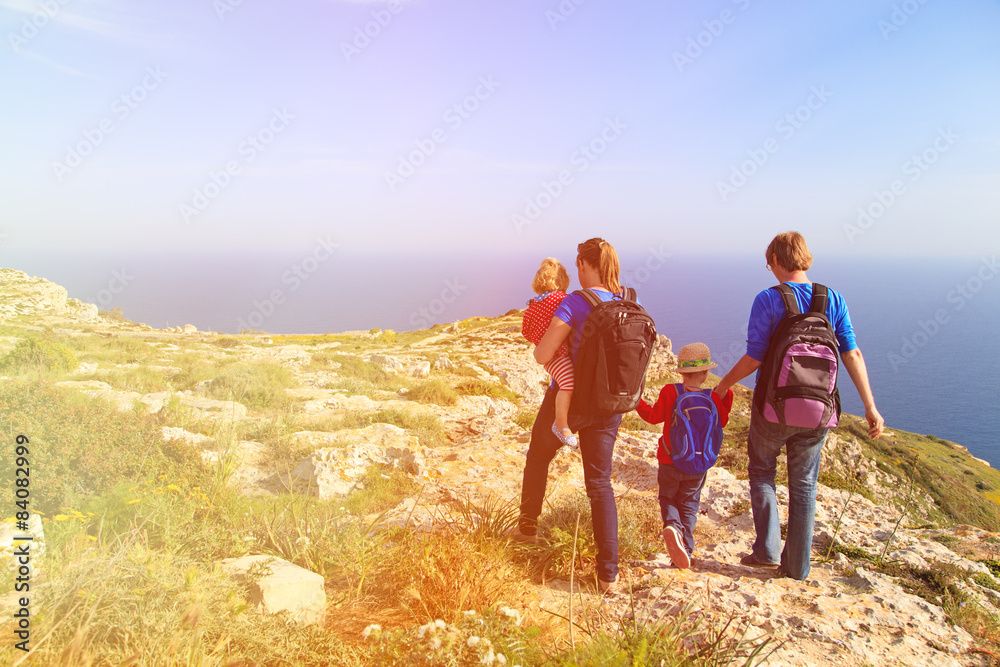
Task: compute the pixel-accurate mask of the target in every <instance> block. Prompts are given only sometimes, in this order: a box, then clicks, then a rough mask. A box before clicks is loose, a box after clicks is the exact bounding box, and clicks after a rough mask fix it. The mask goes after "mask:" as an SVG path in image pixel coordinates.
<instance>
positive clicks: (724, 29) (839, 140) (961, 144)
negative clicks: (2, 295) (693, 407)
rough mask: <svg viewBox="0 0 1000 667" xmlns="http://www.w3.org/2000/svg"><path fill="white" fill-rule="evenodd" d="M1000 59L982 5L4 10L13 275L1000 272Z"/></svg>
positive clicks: (4, 124) (594, 3) (201, 2)
mask: <svg viewBox="0 0 1000 667" xmlns="http://www.w3.org/2000/svg"><path fill="white" fill-rule="evenodd" d="M577 3H579V4H577ZM366 30H367V34H366ZM998 33H1000V5H998V3H996V2H986V1H981V0H957V1H955V2H949V3H944V2H940V1H934V0H925V1H923V2H921V1H920V0H906V1H905V2H900V1H898V0H893V1H888V0H874V1H873V0H848V1H845V2H837V3H832V2H823V3H797V2H790V1H787V0H784V1H781V2H769V3H765V2H758V1H757V0H736V1H733V0H714V1H713V2H704V3H697V4H695V3H680V2H638V1H635V0H620V1H616V2H611V1H610V0H582V1H581V0H563V1H562V2H561V3H560V2H558V1H557V0H539V1H533V2H525V1H520V0H514V1H510V2H492V3H485V2H477V3H473V2H459V1H457V0H413V1H405V2H403V1H400V2H363V1H347V0H297V1H295V2H288V3H280V4H279V3H272V2H264V1H263V0H242V1H240V0H175V1H174V2H170V3H166V2H138V1H131V0H90V1H87V0H0V36H2V39H3V44H2V45H0V51H2V55H0V80H2V82H3V85H2V87H0V96H2V98H0V99H2V103H0V144H2V145H3V147H4V149H3V151H2V152H0V235H2V236H0V257H2V255H3V254H4V251H5V250H8V251H10V252H14V251H28V250H62V251H72V252H74V253H81V254H83V255H86V254H87V253H96V252H103V251H107V250H109V249H110V250H115V251H120V252H132V251H140V250H151V249H156V250H187V249H198V250H205V251H213V250H222V249H229V248H237V249H260V250H270V249H294V248H301V247H304V246H308V245H310V244H312V243H313V239H315V238H316V237H317V236H320V235H331V236H332V237H333V238H335V239H336V240H337V242H338V243H339V244H340V245H341V246H342V247H343V248H345V249H354V250H356V251H364V252H386V253H397V252H431V251H445V252H462V253H467V252H470V251H474V250H475V251H485V250H489V251H501V252H522V251H523V252H526V253H529V254H531V255H536V256H544V255H545V254H550V253H555V252H558V251H560V250H561V251H562V253H561V254H562V255H563V256H566V255H568V254H570V253H571V249H572V247H574V246H575V244H576V243H577V242H579V241H580V240H583V239H585V238H588V237H590V236H594V235H600V236H604V237H606V238H608V239H609V240H612V242H613V243H614V244H615V245H616V246H617V247H618V248H619V250H622V251H626V250H629V249H632V250H634V251H639V252H641V251H642V250H643V249H644V248H646V247H647V246H649V245H656V246H665V247H667V248H668V249H670V250H671V251H673V252H674V253H685V252H688V251H690V252H696V253H705V252H724V253H751V254H760V253H761V252H762V249H763V247H765V246H766V243H767V242H768V241H769V240H770V238H771V236H773V234H774V233H776V232H779V231H784V230H786V229H798V230H800V231H802V232H803V233H805V234H806V237H807V239H808V240H809V243H810V246H811V247H812V248H813V250H814V252H817V253H820V252H822V253H830V254H844V255H847V254H854V255H885V254H893V255H931V256H938V255H940V256H944V255H981V254H982V253H983V252H989V251H992V252H996V250H997V249H998V247H1000V225H997V224H996V222H997V212H998V211H1000V166H998V160H997V157H998V155H1000V129H998V122H997V109H998V108H1000V39H998ZM863 214H864V215H863ZM2 263H3V262H2V261H0V264H2Z"/></svg>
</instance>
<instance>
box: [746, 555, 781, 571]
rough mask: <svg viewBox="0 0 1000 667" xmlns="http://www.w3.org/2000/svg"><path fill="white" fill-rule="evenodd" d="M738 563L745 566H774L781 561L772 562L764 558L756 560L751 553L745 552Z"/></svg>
mask: <svg viewBox="0 0 1000 667" xmlns="http://www.w3.org/2000/svg"><path fill="white" fill-rule="evenodd" d="M740 565H746V566H747V567H764V568H776V567H778V566H779V565H781V563H772V562H770V561H766V560H757V558H755V557H754V555H753V554H747V555H745V556H743V558H740Z"/></svg>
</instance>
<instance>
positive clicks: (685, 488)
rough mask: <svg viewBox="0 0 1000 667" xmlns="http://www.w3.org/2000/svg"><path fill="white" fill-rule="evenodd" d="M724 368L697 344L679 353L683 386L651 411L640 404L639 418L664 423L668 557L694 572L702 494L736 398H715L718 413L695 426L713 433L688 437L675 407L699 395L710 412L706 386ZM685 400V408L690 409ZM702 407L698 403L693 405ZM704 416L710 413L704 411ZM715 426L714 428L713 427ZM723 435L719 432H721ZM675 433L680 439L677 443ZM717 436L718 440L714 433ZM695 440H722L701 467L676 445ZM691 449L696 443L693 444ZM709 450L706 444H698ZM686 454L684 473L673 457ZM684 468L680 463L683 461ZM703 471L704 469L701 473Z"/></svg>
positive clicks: (664, 394) (667, 390)
mask: <svg viewBox="0 0 1000 667" xmlns="http://www.w3.org/2000/svg"><path fill="white" fill-rule="evenodd" d="M716 366H718V364H716V363H715V362H713V361H712V355H711V352H710V351H709V349H708V346H707V345H705V344H704V343H691V344H690V345H685V346H684V347H682V348H681V349H680V351H679V352H678V353H677V372H678V373H680V374H681V377H682V378H683V382H680V383H678V384H668V385H666V386H664V387H663V389H661V390H660V395H659V397H658V398H657V399H656V403H655V404H654V405H652V406H651V405H649V404H648V403H646V402H645V401H643V400H640V401H639V407H637V408H636V412H638V413H639V416H640V417H642V419H643V420H645V421H646V422H648V423H650V424H659V423H663V435H662V436H661V437H660V443H659V446H658V447H657V449H656V458H657V460H658V461H659V464H660V465H659V471H658V473H657V482H658V485H659V501H660V516H661V518H662V519H663V541H664V542H665V543H666V546H667V553H668V554H670V559H671V560H672V561H673V563H674V566H675V567H679V568H688V567H691V554H692V553H693V552H694V526H695V522H697V520H698V509H699V508H700V507H701V489H702V487H703V486H705V476H706V474H707V467H711V465H712V464H714V463H715V458H714V456H717V455H718V446H719V445H721V440H722V430H721V429H722V427H723V426H725V425H726V424H727V423H728V421H729V411H730V410H731V409H732V407H733V392H732V390H731V389H730V390H728V391H726V393H725V396H720V395H718V394H714V393H712V394H711V404H714V406H715V410H714V411H711V415H710V417H709V418H708V421H705V419H703V418H701V417H698V416H697V415H696V412H695V411H692V412H691V413H690V414H691V415H692V418H691V420H690V421H689V423H691V424H697V423H698V422H699V421H700V422H701V423H702V424H704V427H707V428H706V429H705V430H707V431H708V433H702V434H701V436H699V435H698V432H699V431H701V430H702V428H694V429H691V430H690V431H688V429H686V428H685V427H684V424H683V422H684V421H687V419H686V418H683V417H682V416H681V415H680V414H675V407H676V406H677V405H678V402H677V399H678V398H679V397H680V396H682V395H683V394H685V393H688V392H698V393H703V392H704V395H705V399H706V401H702V402H703V403H705V405H704V406H702V407H703V408H704V407H708V405H710V404H708V403H707V398H708V396H707V391H706V390H703V389H702V384H704V383H705V380H706V379H708V371H710V370H712V369H713V368H715V367H716ZM688 402H689V401H687V400H685V401H683V403H688ZM690 402H693V403H697V402H698V401H690ZM701 412H703V413H705V412H706V411H705V410H704V409H702V410H701ZM712 422H714V423H712ZM675 423H679V424H680V426H679V427H678V428H671V426H672V425H673V424H675ZM716 429H717V430H716ZM672 431H673V434H674V437H673V439H672V438H671V432H672ZM713 431H714V435H713V434H712V432H713ZM692 435H693V436H694V438H693V439H694V440H699V439H700V437H711V438H714V439H715V440H717V442H714V447H715V449H714V452H713V454H714V455H711V458H709V459H702V460H701V463H700V464H699V463H698V461H697V457H698V455H697V454H695V456H694V458H695V462H694V464H693V465H692V463H689V462H688V461H687V454H688V453H689V452H688V451H686V450H687V446H686V445H685V444H684V443H683V442H674V441H673V440H674V439H684V438H687V439H688V440H689V441H690V440H691V437H690V436H692ZM688 444H690V442H689V443H688ZM695 444H696V445H704V444H706V443H704V442H702V443H697V442H696V443H695ZM682 448H684V449H685V451H684V452H683V455H684V456H685V462H684V464H681V467H682V468H687V469H688V471H683V470H679V469H678V467H677V466H675V465H674V459H673V456H678V455H682ZM678 463H679V464H680V461H678ZM697 469H703V470H702V471H701V472H698V471H697Z"/></svg>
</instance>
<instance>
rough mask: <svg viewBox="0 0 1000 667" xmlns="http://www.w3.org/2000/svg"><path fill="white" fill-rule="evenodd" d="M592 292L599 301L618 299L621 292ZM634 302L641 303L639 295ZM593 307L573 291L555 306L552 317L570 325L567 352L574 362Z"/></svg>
mask: <svg viewBox="0 0 1000 667" xmlns="http://www.w3.org/2000/svg"><path fill="white" fill-rule="evenodd" d="M594 292H595V293H596V294H597V296H599V297H600V298H601V301H620V300H621V298H622V296H621V294H612V293H611V292H606V291H605V290H602V289H594ZM635 300H636V302H637V303H638V304H639V305H642V302H641V301H640V300H639V296H638V295H636V297H635ZM592 310H593V307H592V306H591V305H590V302H589V301H587V300H586V299H585V298H584V297H583V296H582V295H580V294H577V293H576V292H573V293H572V294H569V295H567V296H566V298H565V299H563V300H562V303H560V304H559V307H558V308H556V312H555V314H554V315H553V317H558V318H559V319H560V320H562V321H563V322H565V323H566V324H568V325H569V326H570V327H572V329H573V330H572V331H571V332H570V334H569V354H570V357H572V359H573V363H574V364H575V363H576V353H577V350H579V349H580V338H581V337H582V336H583V325H584V323H585V322H586V321H587V317H588V316H589V315H590V311H592Z"/></svg>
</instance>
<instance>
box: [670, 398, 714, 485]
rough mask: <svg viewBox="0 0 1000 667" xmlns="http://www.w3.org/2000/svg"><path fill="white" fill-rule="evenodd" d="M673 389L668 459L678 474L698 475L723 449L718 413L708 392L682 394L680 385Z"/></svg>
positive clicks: (703, 471) (712, 462) (709, 466)
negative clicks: (675, 395) (674, 399)
mask: <svg viewBox="0 0 1000 667" xmlns="http://www.w3.org/2000/svg"><path fill="white" fill-rule="evenodd" d="M674 387H675V388H676V389H677V400H676V401H674V414H673V416H672V417H671V419H670V448H671V451H670V458H671V459H673V462H674V467H675V468H677V470H679V471H680V472H683V473H686V474H689V475H701V474H704V473H705V471H707V470H708V469H709V468H711V467H712V466H713V465H715V461H716V459H718V458H719V449H720V448H721V447H722V425H721V424H720V420H719V411H718V409H716V407H715V402H714V401H713V400H712V390H711V389H707V388H706V389H703V390H701V391H684V384H683V383H679V384H676V385H674Z"/></svg>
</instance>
